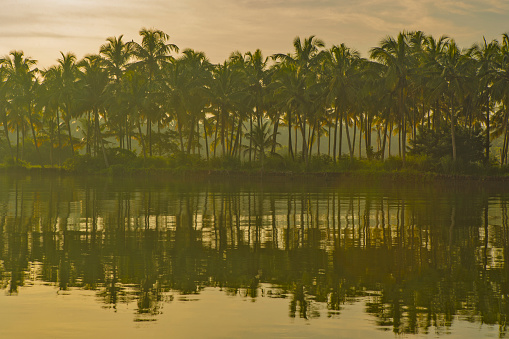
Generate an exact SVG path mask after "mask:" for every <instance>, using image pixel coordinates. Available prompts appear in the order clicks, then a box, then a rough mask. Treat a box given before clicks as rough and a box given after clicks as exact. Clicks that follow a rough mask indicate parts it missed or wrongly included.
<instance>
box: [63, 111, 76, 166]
mask: <svg viewBox="0 0 509 339" xmlns="http://www.w3.org/2000/svg"><path fill="white" fill-rule="evenodd" d="M67 114H69V112H67ZM65 123H66V125H67V133H68V134H69V143H70V146H71V154H72V156H73V158H74V144H73V142H72V134H71V121H70V118H69V117H67V118H66V119H65Z"/></svg>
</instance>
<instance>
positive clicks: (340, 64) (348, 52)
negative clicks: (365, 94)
mask: <svg viewBox="0 0 509 339" xmlns="http://www.w3.org/2000/svg"><path fill="white" fill-rule="evenodd" d="M360 60H361V58H360V53H359V52H358V51H356V50H353V49H350V48H349V47H347V46H346V45H345V44H341V45H339V46H337V45H334V46H332V48H331V49H330V50H328V51H327V54H326V59H325V70H326V73H325V74H326V79H327V82H328V87H327V89H326V90H327V95H328V100H329V102H330V104H331V106H332V107H333V109H334V120H335V121H334V141H333V145H334V146H333V156H332V158H333V160H334V161H336V154H337V153H336V146H337V138H338V127H339V140H340V141H339V145H340V147H339V156H341V153H342V149H341V139H342V132H343V113H344V112H346V111H347V109H348V106H349V105H351V104H352V101H353V100H355V95H356V94H357V90H356V89H357V88H358V82H359V76H360V73H359V64H360ZM347 128H348V126H347ZM350 156H351V157H352V156H353V153H352V149H351V145H350Z"/></svg>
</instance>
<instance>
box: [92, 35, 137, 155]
mask: <svg viewBox="0 0 509 339" xmlns="http://www.w3.org/2000/svg"><path fill="white" fill-rule="evenodd" d="M122 38H123V35H120V36H119V37H118V38H116V37H109V38H108V39H106V40H107V43H105V44H103V45H102V46H101V48H100V52H99V53H100V55H101V58H102V61H103V64H104V68H105V69H106V70H107V71H108V74H109V76H110V80H111V81H110V84H109V85H108V88H107V90H108V92H109V95H108V96H109V98H108V103H107V106H108V112H109V115H110V126H111V127H117V128H116V130H117V138H118V140H119V146H120V148H124V145H128V144H129V131H130V130H131V128H130V121H129V119H128V115H127V114H126V112H125V110H123V107H122V104H121V102H120V98H121V97H122V95H121V94H120V93H119V91H120V89H121V85H120V80H121V79H122V76H123V74H124V72H125V71H126V69H127V66H128V65H129V62H130V61H131V59H132V57H133V53H134V43H133V42H127V43H125V42H124V41H122ZM124 137H125V139H126V140H125V141H124Z"/></svg>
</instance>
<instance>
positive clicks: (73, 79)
mask: <svg viewBox="0 0 509 339" xmlns="http://www.w3.org/2000/svg"><path fill="white" fill-rule="evenodd" d="M60 54H61V56H62V57H61V58H59V59H58V60H57V61H58V66H57V67H58V68H59V73H60V74H59V76H58V78H56V79H58V80H60V81H61V84H60V92H59V96H58V102H59V107H62V108H63V119H64V121H65V124H66V126H67V133H68V136H69V146H70V149H71V154H72V156H74V147H75V145H74V141H73V136H72V132H71V123H72V120H71V119H73V118H76V117H77V115H78V101H77V97H78V94H79V93H80V88H79V82H78V80H79V77H80V70H79V69H78V65H77V63H76V56H75V55H74V54H73V53H67V54H64V53H62V52H60Z"/></svg>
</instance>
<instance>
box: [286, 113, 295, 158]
mask: <svg viewBox="0 0 509 339" xmlns="http://www.w3.org/2000/svg"><path fill="white" fill-rule="evenodd" d="M288 155H289V156H291V157H292V160H294V159H295V157H294V156H293V144H292V112H291V110H288Z"/></svg>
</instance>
